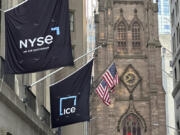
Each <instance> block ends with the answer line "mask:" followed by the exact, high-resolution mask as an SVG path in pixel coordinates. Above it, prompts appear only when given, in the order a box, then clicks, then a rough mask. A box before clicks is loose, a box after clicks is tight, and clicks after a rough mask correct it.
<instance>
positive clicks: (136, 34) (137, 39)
mask: <svg viewBox="0 0 180 135" xmlns="http://www.w3.org/2000/svg"><path fill="white" fill-rule="evenodd" d="M132 46H133V48H139V47H140V46H141V33H140V25H139V24H138V23H137V22H135V23H134V24H133V25H132Z"/></svg>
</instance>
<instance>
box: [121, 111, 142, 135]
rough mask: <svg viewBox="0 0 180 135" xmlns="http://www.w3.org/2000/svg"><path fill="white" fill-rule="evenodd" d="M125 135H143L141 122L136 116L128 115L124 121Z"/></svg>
mask: <svg viewBox="0 0 180 135" xmlns="http://www.w3.org/2000/svg"><path fill="white" fill-rule="evenodd" d="M123 135H141V125H140V121H139V120H138V118H137V117H136V116H135V115H134V114H130V115H128V116H127V117H126V119H125V120H124V123H123Z"/></svg>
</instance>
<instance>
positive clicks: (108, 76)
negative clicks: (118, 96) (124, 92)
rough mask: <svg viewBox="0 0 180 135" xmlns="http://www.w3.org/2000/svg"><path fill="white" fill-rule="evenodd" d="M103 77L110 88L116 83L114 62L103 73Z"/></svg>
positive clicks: (116, 74)
mask: <svg viewBox="0 0 180 135" xmlns="http://www.w3.org/2000/svg"><path fill="white" fill-rule="evenodd" d="M103 79H104V80H105V81H106V82H107V84H108V87H109V88H110V89H111V90H112V89H113V88H114V87H115V86H116V85H117V84H118V83H119V78H118V73H117V70H116V66H115V63H113V64H112V65H111V66H110V67H109V68H108V69H107V70H106V72H105V73H104V75H103Z"/></svg>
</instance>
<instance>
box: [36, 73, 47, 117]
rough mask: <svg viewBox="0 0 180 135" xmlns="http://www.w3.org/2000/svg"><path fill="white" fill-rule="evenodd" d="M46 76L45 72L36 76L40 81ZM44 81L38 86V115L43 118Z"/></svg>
mask: <svg viewBox="0 0 180 135" xmlns="http://www.w3.org/2000/svg"><path fill="white" fill-rule="evenodd" d="M43 76H44V72H39V73H37V74H36V79H37V80H39V79H41V78H42V77H43ZM44 86H45V85H44V81H42V82H40V83H38V84H37V85H36V105H37V115H38V116H39V117H41V118H42V117H43V108H42V107H43V105H44Z"/></svg>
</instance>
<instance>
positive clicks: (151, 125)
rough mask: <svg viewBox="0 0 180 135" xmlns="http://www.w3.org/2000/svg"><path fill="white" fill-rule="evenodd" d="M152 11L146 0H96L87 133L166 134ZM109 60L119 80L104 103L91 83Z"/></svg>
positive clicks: (153, 5) (97, 79) (149, 0)
mask: <svg viewBox="0 0 180 135" xmlns="http://www.w3.org/2000/svg"><path fill="white" fill-rule="evenodd" d="M157 13H158V6H157V3H153V1H152V0H99V13H98V15H96V16H95V21H96V44H97V45H102V46H103V47H102V48H101V49H99V50H98V51H97V53H96V54H95V77H94V86H93V91H92V93H91V98H90V104H91V117H92V118H91V120H90V124H89V129H90V130H89V134H90V135H166V125H165V123H166V120H165V92H164V90H163V87H162V73H161V45H160V42H159V39H158V18H157ZM112 62H115V64H116V68H117V71H118V76H119V80H120V83H119V84H118V86H116V88H115V91H114V93H110V98H111V105H110V106H106V105H105V104H103V102H102V101H101V99H100V98H99V97H98V95H97V94H96V91H95V89H96V87H97V85H98V84H99V83H100V81H101V79H102V78H101V76H102V75H103V73H104V72H105V70H106V69H107V67H108V66H110V65H111V63H112Z"/></svg>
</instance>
